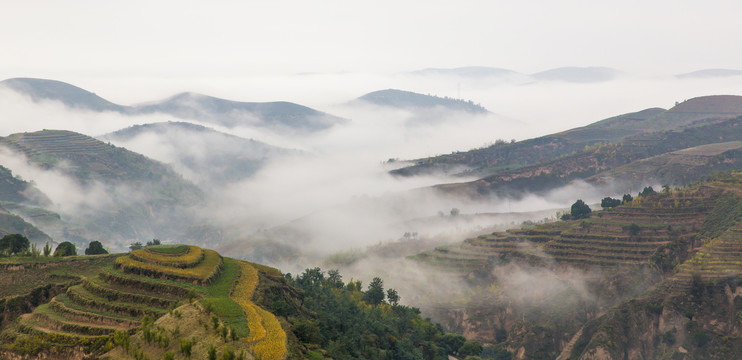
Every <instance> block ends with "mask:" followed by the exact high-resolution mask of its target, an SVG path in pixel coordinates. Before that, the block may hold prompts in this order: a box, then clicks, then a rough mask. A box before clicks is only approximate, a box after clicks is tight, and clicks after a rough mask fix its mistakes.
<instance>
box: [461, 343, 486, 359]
mask: <svg viewBox="0 0 742 360" xmlns="http://www.w3.org/2000/svg"><path fill="white" fill-rule="evenodd" d="M480 354H482V343H480V342H479V341H476V340H467V341H466V342H465V343H464V345H461V347H460V348H459V357H460V358H466V357H467V356H479V355H480Z"/></svg>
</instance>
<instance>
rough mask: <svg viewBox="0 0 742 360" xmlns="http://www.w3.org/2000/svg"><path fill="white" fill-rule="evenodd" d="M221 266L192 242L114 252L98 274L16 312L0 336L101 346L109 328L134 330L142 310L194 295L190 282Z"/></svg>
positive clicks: (154, 311) (150, 311)
mask: <svg viewBox="0 0 742 360" xmlns="http://www.w3.org/2000/svg"><path fill="white" fill-rule="evenodd" d="M135 258H138V259H142V261H137V260H134V259H135ZM160 259H166V260H167V261H162V262H160V261H159V260H160ZM137 266H141V267H140V268H137ZM222 267H223V261H222V258H221V256H220V255H219V254H218V253H216V252H215V251H212V250H203V249H201V248H199V247H196V246H188V247H187V248H184V251H183V252H182V253H174V254H168V253H165V252H157V251H153V250H147V249H142V250H137V251H135V252H133V253H132V254H130V255H125V256H120V257H118V258H117V259H116V261H115V262H114V266H108V267H104V268H103V270H102V271H100V272H99V273H98V274H97V275H94V276H85V275H82V277H81V280H80V281H79V283H78V284H76V285H72V286H70V287H69V288H67V291H66V292H65V293H64V294H60V295H57V296H56V297H54V298H53V299H52V300H51V301H50V302H49V303H48V304H43V305H41V306H38V307H37V308H36V309H35V310H34V311H33V312H32V313H30V314H25V315H23V316H21V318H20V319H19V321H18V324H17V326H16V327H15V328H13V329H11V328H8V329H6V331H5V332H4V333H3V336H4V337H5V338H9V337H10V338H14V345H15V347H16V349H24V348H28V349H29V351H31V350H32V349H33V346H49V345H50V344H57V345H60V346H78V345H82V346H87V347H89V350H91V351H96V350H100V348H101V346H103V345H105V344H106V343H107V342H108V341H109V340H110V336H111V335H112V334H113V333H115V332H117V331H118V332H128V333H134V332H135V331H136V330H137V328H138V327H139V326H140V325H141V320H140V319H141V318H142V317H143V316H145V315H149V316H151V317H152V318H158V317H160V316H162V315H164V314H166V313H167V312H168V310H169V309H172V308H173V307H174V306H175V305H176V304H177V303H179V302H180V301H182V300H184V299H187V298H189V297H191V298H192V297H194V296H196V293H197V292H196V291H194V290H195V289H194V286H195V287H203V286H198V285H202V284H206V283H209V282H210V281H211V280H212V279H214V278H216V277H217V276H218V275H219V273H220V271H221V269H222ZM196 284H198V285H196ZM201 292H204V291H203V290H202V291H201Z"/></svg>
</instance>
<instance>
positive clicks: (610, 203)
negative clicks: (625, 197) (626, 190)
mask: <svg viewBox="0 0 742 360" xmlns="http://www.w3.org/2000/svg"><path fill="white" fill-rule="evenodd" d="M618 205H621V200H619V199H614V198H611V197H604V198H603V200H601V201H600V207H602V208H606V209H607V208H614V207H616V206H618Z"/></svg>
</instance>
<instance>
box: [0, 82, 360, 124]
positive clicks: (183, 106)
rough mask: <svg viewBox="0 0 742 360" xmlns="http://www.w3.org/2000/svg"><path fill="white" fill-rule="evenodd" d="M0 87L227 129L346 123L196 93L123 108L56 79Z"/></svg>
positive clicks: (79, 105) (85, 106)
mask: <svg viewBox="0 0 742 360" xmlns="http://www.w3.org/2000/svg"><path fill="white" fill-rule="evenodd" d="M0 86H5V87H7V88H9V89H12V90H14V91H16V92H18V93H21V94H24V95H27V96H30V97H31V98H32V99H33V100H34V101H36V102H38V101H59V102H61V103H63V104H65V105H66V106H68V107H70V108H73V109H79V110H89V111H113V112H118V113H121V114H125V115H138V114H153V113H162V114H168V115H172V116H175V117H177V118H182V119H188V120H196V121H202V122H207V123H212V124H217V125H221V126H226V127H236V126H242V127H263V128H271V129H274V130H277V131H295V132H297V133H306V132H314V131H321V130H324V129H327V128H329V127H332V126H333V125H336V124H339V123H343V122H345V121H346V120H344V119H341V118H338V117H335V116H332V115H329V114H326V113H323V112H320V111H317V110H314V109H311V108H308V107H306V106H302V105H298V104H294V103H290V102H285V101H278V102H264V103H257V102H240V101H231V100H225V99H220V98H215V97H211V96H206V95H201V94H196V93H181V94H178V95H175V96H173V97H171V98H168V99H165V100H162V101H157V102H152V103H149V104H146V105H138V106H123V105H118V104H114V103H112V102H110V101H108V100H106V99H103V98H101V97H99V96H97V95H95V94H94V93H92V92H90V91H87V90H84V89H81V88H79V87H76V86H74V85H70V84H67V83H64V82H61V81H56V80H46V79H34V78H13V79H7V80H4V81H2V82H0Z"/></svg>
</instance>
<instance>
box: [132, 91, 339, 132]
mask: <svg viewBox="0 0 742 360" xmlns="http://www.w3.org/2000/svg"><path fill="white" fill-rule="evenodd" d="M137 112H138V113H164V114H170V115H173V116H176V117H179V118H183V119H192V120H200V121H205V122H209V123H213V124H217V125H222V126H226V127H230V128H231V127H237V126H258V127H273V128H277V129H283V130H294V131H307V132H311V131H319V130H324V129H327V128H329V127H331V126H333V125H336V124H339V123H342V122H344V120H343V119H341V118H338V117H335V116H332V115H328V114H325V113H323V112H319V111H317V110H314V109H311V108H308V107H306V106H302V105H298V104H294V103H290V102H285V101H277V102H265V103H255V102H240V101H231V100H225V99H219V98H215V97H211V96H206V95H201V94H196V93H190V92H186V93H181V94H177V95H175V96H173V97H171V98H168V99H165V100H162V101H159V102H156V103H152V104H148V105H142V106H139V107H137Z"/></svg>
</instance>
